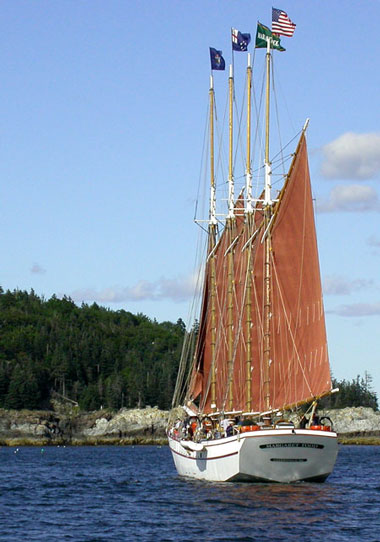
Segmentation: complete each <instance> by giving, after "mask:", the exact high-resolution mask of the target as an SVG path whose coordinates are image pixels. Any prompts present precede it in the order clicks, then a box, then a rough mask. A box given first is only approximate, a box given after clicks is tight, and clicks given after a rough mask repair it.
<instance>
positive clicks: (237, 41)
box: [231, 28, 251, 51]
mask: <svg viewBox="0 0 380 542" xmlns="http://www.w3.org/2000/svg"><path fill="white" fill-rule="evenodd" d="M231 32H232V49H233V50H234V51H247V49H248V44H249V42H250V41H251V34H242V33H241V32H239V30H237V29H236V28H232V29H231Z"/></svg>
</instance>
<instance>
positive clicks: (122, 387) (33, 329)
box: [0, 288, 185, 410]
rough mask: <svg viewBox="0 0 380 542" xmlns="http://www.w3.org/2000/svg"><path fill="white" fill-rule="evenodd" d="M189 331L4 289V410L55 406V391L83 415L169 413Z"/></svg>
mask: <svg viewBox="0 0 380 542" xmlns="http://www.w3.org/2000/svg"><path fill="white" fill-rule="evenodd" d="M184 332H185V326H184V324H183V322H182V320H178V322H177V323H175V324H174V323H171V322H162V323H158V322H157V321H155V320H153V321H152V320H150V319H149V318H148V317H147V316H144V315H142V314H137V315H134V314H132V313H130V312H127V311H125V310H118V311H112V310H110V309H107V308H104V307H101V306H99V305H97V304H96V303H94V304H92V305H91V306H89V305H86V304H82V306H81V307H78V306H77V305H76V304H75V303H74V302H73V301H72V300H71V299H70V298H67V297H63V298H62V299H58V298H57V297H56V296H55V295H53V296H52V297H51V298H50V299H48V300H46V299H44V298H43V297H39V296H37V295H36V294H35V293H34V291H33V290H32V291H31V292H30V293H28V292H26V291H21V290H14V291H9V290H8V291H4V290H3V289H1V288H0V407H2V408H7V409H22V408H27V409H40V408H48V407H49V401H50V398H51V395H52V392H56V393H58V394H60V395H63V396H65V397H68V398H70V399H71V400H72V401H75V402H77V403H78V404H79V406H80V407H81V409H83V410H95V409H99V408H102V407H104V408H112V409H119V408H122V407H130V408H132V407H136V406H139V407H144V406H145V405H157V406H158V407H159V408H162V409H167V408H168V407H169V405H170V403H171V398H172V394H173V390H174V385H175V380H176V375H177V370H178V361H179V358H180V351H181V346H182V341H183V335H184Z"/></svg>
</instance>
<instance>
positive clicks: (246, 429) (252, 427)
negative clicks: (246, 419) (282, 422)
mask: <svg viewBox="0 0 380 542" xmlns="http://www.w3.org/2000/svg"><path fill="white" fill-rule="evenodd" d="M259 429H260V426H258V425H242V426H241V428H240V432H241V433H248V432H250V431H258V430H259Z"/></svg>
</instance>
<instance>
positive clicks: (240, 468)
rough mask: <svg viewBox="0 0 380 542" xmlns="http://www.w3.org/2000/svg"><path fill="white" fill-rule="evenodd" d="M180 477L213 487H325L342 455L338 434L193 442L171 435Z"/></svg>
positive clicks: (261, 434) (281, 433)
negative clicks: (315, 484)
mask: <svg viewBox="0 0 380 542" xmlns="http://www.w3.org/2000/svg"><path fill="white" fill-rule="evenodd" d="M169 446H170V450H171V452H172V455H173V459H174V463H175V466H176V469H177V472H178V474H179V475H181V476H189V477H191V478H196V479H199V480H208V481H212V482H279V483H291V482H299V481H309V482H324V481H325V480H326V478H327V477H328V476H329V474H330V473H331V472H332V470H333V468H334V464H335V461H336V457H337V453H338V443H337V435H336V433H334V432H332V431H331V432H327V431H315V430H310V429H272V430H261V431H254V432H247V433H244V434H238V435H234V436H232V437H227V438H223V439H218V440H209V441H202V442H201V443H197V444H196V443H192V442H191V441H190V442H188V441H180V440H176V439H175V438H173V437H171V436H169Z"/></svg>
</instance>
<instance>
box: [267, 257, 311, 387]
mask: <svg viewBox="0 0 380 542" xmlns="http://www.w3.org/2000/svg"><path fill="white" fill-rule="evenodd" d="M271 260H272V268H273V270H274V274H275V277H276V284H277V287H278V291H279V294H280V299H281V305H282V310H283V312H284V316H285V320H286V324H287V328H288V331H289V334H290V338H291V340H292V343H293V348H294V352H295V354H296V358H297V360H298V365H299V367H300V369H301V372H302V374H303V377H304V380H305V382H306V385H307V387H308V388H309V392H310V394H311V395H313V393H312V390H311V387H310V384H309V380H308V379H307V377H306V374H305V370H304V369H303V367H302V363H301V359H300V356H299V352H298V349H297V346H296V342H295V337H294V334H293V332H292V329H291V325H290V321H289V317H288V314H287V311H286V308H285V302H284V298H283V295H282V290H281V285H280V282H279V279H278V275H277V268H276V264H275V262H274V258H273V255H271ZM297 312H298V310H297ZM295 327H296V329H297V321H296V324H295Z"/></svg>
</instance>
